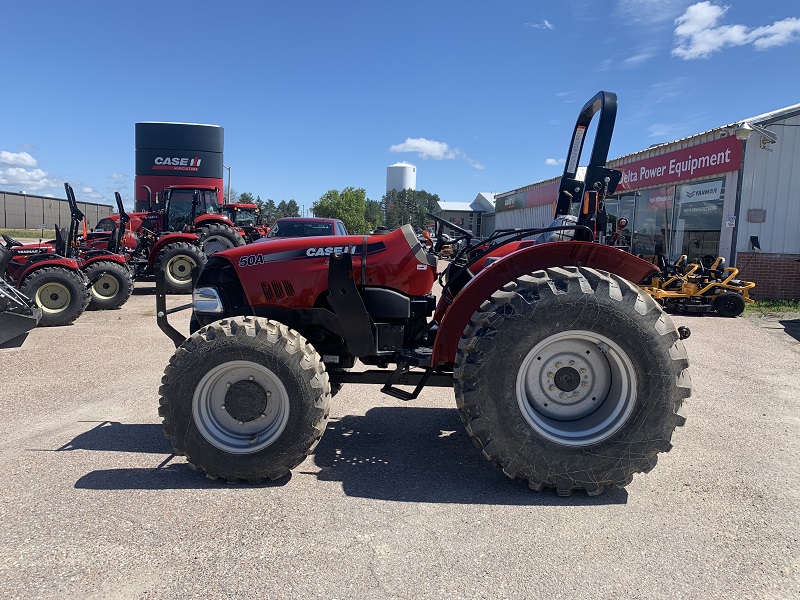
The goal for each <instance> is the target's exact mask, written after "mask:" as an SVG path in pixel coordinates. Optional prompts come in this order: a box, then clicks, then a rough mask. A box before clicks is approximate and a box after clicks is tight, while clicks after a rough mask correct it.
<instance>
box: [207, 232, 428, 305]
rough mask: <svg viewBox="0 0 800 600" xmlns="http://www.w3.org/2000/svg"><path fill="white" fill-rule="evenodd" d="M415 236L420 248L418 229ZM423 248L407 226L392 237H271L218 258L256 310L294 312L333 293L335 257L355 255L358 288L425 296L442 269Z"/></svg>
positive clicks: (393, 233) (355, 273)
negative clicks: (232, 270) (227, 264)
mask: <svg viewBox="0 0 800 600" xmlns="http://www.w3.org/2000/svg"><path fill="white" fill-rule="evenodd" d="M406 227H407V228H408V230H411V228H410V226H406ZM411 237H412V238H413V240H414V243H415V244H416V246H419V243H418V242H417V241H416V237H415V236H413V230H411ZM365 242H366V243H365ZM419 250H420V248H416V247H415V246H414V245H412V243H411V240H410V239H409V234H408V232H407V231H405V227H404V228H400V229H398V230H395V231H394V232H392V233H391V234H386V235H371V236H361V235H347V236H315V237H302V238H268V239H264V240H258V241H256V242H255V243H253V244H249V245H247V246H241V247H239V248H232V249H230V250H225V251H223V252H220V253H218V254H219V255H220V256H221V257H224V258H225V259H227V260H228V261H230V262H231V263H232V264H233V265H234V267H235V268H236V271H237V274H238V276H239V279H240V281H241V282H242V287H243V288H244V291H245V294H246V296H247V298H248V302H249V303H250V305H251V306H265V305H269V306H277V307H281V308H287V309H294V308H311V307H313V306H314V304H315V303H316V301H317V298H318V297H319V296H320V294H322V293H323V292H325V291H326V290H327V289H328V269H329V265H330V258H329V257H330V256H331V255H332V254H351V255H352V258H353V275H354V279H355V283H356V285H358V286H361V285H367V286H377V287H387V288H390V289H393V290H396V291H398V292H400V293H402V294H406V295H408V296H424V295H426V294H428V293H429V292H430V291H431V289H433V282H434V279H435V277H436V265H435V262H434V263H433V264H431V262H432V261H429V260H428V258H427V256H428V255H427V254H425V253H424V251H422V252H420V251H419ZM423 260H424V261H425V262H422V261H423Z"/></svg>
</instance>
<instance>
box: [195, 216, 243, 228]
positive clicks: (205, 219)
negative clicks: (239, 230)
mask: <svg viewBox="0 0 800 600" xmlns="http://www.w3.org/2000/svg"><path fill="white" fill-rule="evenodd" d="M210 223H220V224H221V225H227V226H228V227H233V226H234V225H233V221H231V220H230V219H229V218H228V217H225V216H222V215H216V214H211V215H210V214H204V215H199V216H197V217H195V219H194V226H195V227H203V226H204V225H209V224H210Z"/></svg>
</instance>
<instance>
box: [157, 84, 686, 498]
mask: <svg viewBox="0 0 800 600" xmlns="http://www.w3.org/2000/svg"><path fill="white" fill-rule="evenodd" d="M616 108H617V102H616V95H614V94H612V93H609V92H600V93H598V94H597V95H596V96H594V97H593V98H592V99H591V100H590V101H589V102H588V103H587V104H586V105H585V106H584V107H583V109H582V111H581V113H580V115H579V118H578V121H577V123H576V126H575V130H574V131H573V136H572V140H571V143H570V148H569V152H568V157H569V158H568V160H567V162H566V165H565V170H564V175H563V177H562V180H561V186H560V190H559V196H558V202H557V208H556V216H558V217H560V216H564V215H566V214H568V213H574V216H575V220H574V222H572V223H561V224H558V225H555V226H553V227H549V228H544V229H522V230H505V231H497V232H495V233H494V234H492V235H491V236H490V237H489V238H487V239H485V240H482V241H479V242H477V241H473V236H472V233H471V232H469V231H467V230H465V229H462V228H461V227H459V226H457V225H455V224H453V223H450V222H448V221H445V220H443V219H441V218H439V217H435V216H432V215H429V217H430V218H431V219H433V220H434V221H435V223H436V235H435V238H436V243H435V244H434V247H433V253H431V252H428V251H426V249H425V246H424V244H423V243H421V242H420V241H419V239H418V238H417V236H416V235H415V233H414V230H413V228H412V227H411V226H410V225H404V226H402V227H400V228H398V229H396V230H394V231H392V232H391V233H387V234H384V235H369V236H361V235H349V236H330V237H317V238H287V239H280V240H275V241H274V242H272V243H268V244H255V245H253V246H245V247H242V248H234V249H231V250H226V251H223V252H218V253H216V254H215V255H213V256H211V257H210V258H209V260H208V262H207V263H206V265H205V266H204V267H203V268H202V270H201V271H200V272H199V275H198V276H197V279H196V281H195V286H194V292H193V298H192V304H191V305H187V306H184V307H177V308H174V309H167V307H166V298H165V295H164V287H163V280H161V278H157V279H156V290H157V291H156V313H157V316H156V319H157V322H158V325H159V326H160V327H161V329H162V330H163V331H164V332H165V334H167V335H168V336H169V337H170V338H171V339H172V341H173V342H174V344H175V346H176V351H175V354H174V355H173V356H172V358H171V360H170V362H169V365H168V366H167V367H166V369H165V371H164V376H163V378H162V385H161V387H160V390H159V394H160V397H161V398H160V408H159V414H160V415H161V417H162V418H163V421H164V428H165V433H166V435H167V436H168V437H169V438H170V439H171V440H172V443H173V445H174V447H175V452H176V454H179V455H185V456H186V458H187V460H188V462H189V463H190V464H191V465H192V466H194V467H195V468H197V469H199V470H201V471H204V472H205V473H206V475H207V476H208V477H211V478H222V479H225V480H227V481H229V482H238V481H246V482H251V483H256V482H260V481H262V480H265V479H277V478H280V477H283V476H285V475H286V474H288V473H289V472H290V471H291V469H293V468H295V467H296V466H297V465H299V464H300V463H301V462H303V460H305V459H306V457H307V456H308V455H309V454H311V453H312V452H313V451H314V448H315V446H316V445H317V444H318V443H319V441H320V439H321V438H322V435H323V433H324V432H325V429H326V424H327V421H328V415H329V412H330V404H331V398H332V396H334V395H335V394H336V393H338V392H339V391H340V389H341V388H342V386H344V385H355V384H373V385H375V384H377V385H380V386H381V387H380V391H381V392H383V393H385V394H388V395H390V396H392V397H394V398H396V399H399V400H402V401H412V400H414V399H416V398H417V397H418V396H419V394H420V393H421V391H422V390H423V389H424V388H425V387H426V386H446V387H450V386H452V387H453V388H454V390H455V396H456V405H457V407H458V412H459V415H460V417H461V420H462V422H463V423H464V426H465V428H466V431H467V434H468V435H469V437H470V438H471V439H472V440H473V441H474V443H475V444H476V446H477V447H478V448H479V449H480V450H481V452H482V453H483V455H484V456H485V457H486V458H487V459H488V460H490V461H491V462H493V463H494V464H496V465H497V466H498V467H500V469H502V471H503V473H505V475H507V476H508V477H510V478H514V479H519V480H521V481H523V482H525V483H526V484H527V485H528V486H529V487H530V488H531V489H534V490H541V489H544V488H555V489H556V490H557V492H558V493H559V494H561V495H568V494H570V493H572V492H573V491H574V490H585V491H586V492H587V493H588V494H591V495H594V494H599V493H601V492H602V491H603V489H604V488H605V487H607V486H625V485H627V484H628V483H630V482H631V480H632V478H633V476H634V474H635V473H639V472H648V471H650V470H651V469H652V468H653V466H654V465H655V464H656V460H657V456H658V454H659V453H661V452H666V451H668V450H669V449H670V448H671V443H670V439H671V437H672V433H673V430H674V429H675V427H677V426H680V425H682V424H683V423H684V420H685V418H684V412H683V405H684V402H685V400H686V398H687V397H689V395H690V393H691V379H690V377H689V371H688V359H687V355H686V350H685V348H684V345H683V342H682V339H683V338H685V337H686V336H687V335H688V331H687V330H685V329H682V330H681V331H679V330H678V329H676V327H675V326H674V324H673V323H672V321H671V320H670V319H669V317H668V316H667V315H666V314H665V313H664V312H663V310H662V308H661V307H660V306H659V305H658V303H656V302H655V301H654V300H653V299H652V298H650V297H649V296H648V295H647V294H646V293H645V292H644V291H643V290H641V289H640V288H639V287H638V285H636V284H637V283H638V282H639V281H642V280H643V279H644V278H645V277H648V276H650V275H651V274H652V273H654V272H655V271H656V270H657V268H656V267H655V266H654V265H652V264H650V263H647V262H645V261H643V260H641V259H639V258H637V257H635V256H632V255H631V254H628V253H626V252H623V251H621V250H618V249H616V248H613V247H610V246H607V245H604V244H598V243H595V242H594V241H592V240H593V239H594V237H595V235H594V231H595V225H594V223H593V222H592V217H591V212H592V211H591V210H590V211H588V212H584V211H583V210H582V206H584V204H585V203H588V204H591V203H592V202H594V203H595V204H596V203H597V202H598V201H601V200H602V199H603V198H604V197H605V195H608V194H611V193H613V191H614V188H615V187H616V185H617V183H618V182H619V179H620V175H621V174H620V172H619V171H615V170H612V169H608V168H606V167H605V162H606V158H607V151H608V146H609V143H610V140H611V133H612V131H613V124H614V120H615V117H616ZM598 113H599V122H598V126H597V129H596V134H595V141H594V146H593V149H592V154H591V158H590V160H589V164H588V165H587V166H586V168H585V169H584V168H581V169H580V170H579V168H578V160H579V157H580V156H581V151H582V148H583V145H584V141H585V137H586V136H585V135H584V134H585V132H586V130H587V128H588V127H589V124H590V123H591V121H592V119H593V117H594V115H595V114H598ZM589 208H591V206H590V207H589ZM446 230H447V231H449V232H452V233H453V235H454V240H453V241H454V242H458V243H459V244H460V245H463V247H461V249H460V250H459V251H458V252H457V253H456V255H455V256H454V257H453V260H452V261H450V262H449V263H448V264H447V267H446V268H445V269H444V271H443V272H441V273H437V265H438V261H437V254H438V253H439V252H440V251H441V250H442V248H443V245H444V243H445V242H444V239H445V238H444V234H445V231H446ZM542 234H557V235H559V236H561V237H563V238H565V239H564V241H552V242H551V241H546V242H543V243H536V240H535V236H537V235H542ZM437 276H438V277H439V278H440V281H441V283H442V291H441V294H440V295H439V298H438V300H437V298H436V297H434V295H433V293H432V292H433V286H434V282H435V280H436V278H437ZM187 307H191V308H193V313H192V318H191V325H190V332H191V335H190V336H189V337H188V338H187V337H185V336H184V335H183V334H182V333H181V332H179V331H177V330H176V329H175V328H174V327H173V326H172V325H171V324H170V323H169V316H170V315H171V314H172V313H174V312H175V311H177V310H182V309H184V308H187ZM356 361H359V362H361V363H362V364H363V365H365V369H364V370H362V369H359V370H355V369H352V370H351V367H354V366H355V365H356ZM388 426H390V424H387V427H388Z"/></svg>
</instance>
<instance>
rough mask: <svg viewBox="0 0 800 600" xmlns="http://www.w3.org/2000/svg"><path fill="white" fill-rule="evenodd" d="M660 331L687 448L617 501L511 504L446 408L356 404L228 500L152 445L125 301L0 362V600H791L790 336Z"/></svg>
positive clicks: (550, 496) (152, 416)
mask: <svg viewBox="0 0 800 600" xmlns="http://www.w3.org/2000/svg"><path fill="white" fill-rule="evenodd" d="M185 301H186V300H185V298H181V297H173V298H171V299H170V302H171V303H172V304H173V305H175V304H179V303H183V302H185ZM188 316H189V315H188V313H183V314H180V315H178V316H176V317H175V318H174V319H173V320H174V321H175V322H176V323H177V326H178V328H179V329H180V328H182V329H184V330H187V329H188ZM674 320H675V321H676V324H678V325H688V326H689V327H690V328H691V330H692V336H691V337H690V338H689V339H688V340H687V341H686V346H687V350H688V352H689V358H690V363H691V369H692V378H693V381H694V395H693V396H692V398H690V400H689V403H688V421H687V425H686V427H684V428H682V429H680V430H678V431H677V432H676V434H675V436H674V438H673V444H674V448H673V450H672V451H671V452H670V453H668V454H662V455H661V457H660V460H659V463H658V465H657V466H656V468H655V469H654V470H653V471H652V472H650V473H649V474H647V475H638V476H636V477H635V478H634V481H633V483H632V484H631V485H629V486H628V487H627V488H625V489H610V490H606V492H605V493H604V494H602V495H601V496H598V497H589V496H587V495H586V494H585V493H575V494H573V495H572V496H570V497H566V498H562V497H559V496H558V495H557V494H556V493H555V491H546V492H532V491H530V490H528V489H527V488H526V487H525V486H523V485H522V484H519V483H517V482H514V481H511V480H509V479H507V478H506V477H505V476H504V475H503V474H502V473H501V472H500V471H499V470H498V469H496V468H495V467H493V466H492V465H491V464H489V463H488V462H487V461H485V460H484V458H483V457H482V456H481V454H480V452H479V451H478V450H477V449H476V448H475V447H474V446H473V444H472V443H471V441H470V440H469V439H468V437H467V435H466V433H465V431H464V429H463V427H462V425H461V422H460V421H459V418H458V414H457V412H456V409H455V401H454V397H453V391H452V390H451V389H448V388H429V389H427V390H426V391H425V392H424V393H423V395H422V397H421V398H420V399H418V400H416V401H413V402H409V403H405V402H402V401H400V400H396V399H394V398H391V397H389V396H386V395H383V394H381V393H380V392H379V387H378V386H356V385H346V386H345V387H344V389H343V390H342V391H341V392H340V393H339V394H338V395H337V396H336V398H334V400H333V408H332V412H331V420H330V423H329V425H328V429H327V431H326V433H325V435H324V437H323V439H322V441H321V443H320V444H319V446H318V447H317V449H316V453H315V454H314V455H313V456H311V457H309V459H308V460H306V461H305V462H304V463H303V464H301V465H300V466H299V467H298V468H297V469H296V470H295V471H294V472H293V473H292V474H291V476H289V477H286V478H284V479H282V480H279V481H276V482H272V483H268V484H264V485H258V486H250V485H243V486H232V485H227V484H224V483H219V482H214V481H209V480H207V479H205V478H204V477H203V476H202V475H201V474H199V473H197V472H194V471H192V470H191V469H190V468H189V467H188V466H187V464H186V462H185V460H184V459H183V458H181V457H176V456H174V455H173V454H172V452H171V446H170V444H169V442H168V441H167V440H166V438H165V437H164V435H163V432H162V427H161V424H160V418H159V416H158V386H159V382H160V379H161V375H162V373H163V370H164V367H165V365H166V364H167V362H168V361H169V357H170V356H171V355H172V353H173V351H174V347H173V346H172V344H171V342H170V340H169V339H168V338H167V337H166V336H165V335H163V334H162V333H161V331H160V330H159V329H158V328H157V327H156V324H155V298H154V295H153V286H152V284H147V283H141V282H137V284H136V290H135V291H134V295H133V297H132V298H131V299H130V301H129V302H128V303H127V304H126V305H125V306H123V307H122V308H121V309H120V310H116V311H107V312H87V313H84V314H83V315H82V316H81V317H80V318H79V319H78V320H77V321H76V322H75V324H74V325H72V326H69V327H61V328H42V329H36V330H34V331H32V332H31V333H30V334H29V336H28V338H27V339H26V341H25V342H24V344H23V345H22V346H21V347H12V348H3V349H0V360H2V364H3V369H2V372H3V376H2V383H3V384H2V386H0V470H2V474H3V484H2V486H0V595H2V597H4V598H181V599H184V598H196V597H197V598H230V597H264V598H326V599H332V598H340V599H342V598H369V599H387V598H491V599H493V600H494V599H501V598H530V597H539V598H548V599H549V598H592V599H596V598H651V599H652V598H670V599H673V598H726V599H730V598H747V599H751V598H776V599H788V598H799V597H800V552H798V549H799V548H800V543H798V537H800V508H799V507H800V484H798V479H800V461H798V456H800V436H799V435H798V434H799V433H800V427H799V426H798V425H799V420H798V415H800V411H799V410H798V408H799V406H798V405H799V404H800V394H799V393H798V387H799V385H800V319H790V318H787V319H782V320H778V319H756V318H737V319H725V318H720V317H715V316H694V317H692V316H679V317H674Z"/></svg>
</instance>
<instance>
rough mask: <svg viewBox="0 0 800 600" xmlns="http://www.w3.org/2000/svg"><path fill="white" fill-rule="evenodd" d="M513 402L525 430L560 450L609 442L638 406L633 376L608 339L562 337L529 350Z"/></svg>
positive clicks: (624, 355)
mask: <svg viewBox="0 0 800 600" xmlns="http://www.w3.org/2000/svg"><path fill="white" fill-rule="evenodd" d="M516 388H517V389H516V392H517V402H518V404H519V408H520V410H521V412H522V414H523V416H524V417H525V420H526V421H527V422H528V424H529V425H530V426H531V427H532V428H533V429H534V430H535V431H536V432H537V433H539V434H540V435H541V436H542V437H544V438H545V439H547V440H550V441H551V442H555V443H557V444H561V445H563V446H589V445H592V444H597V443H600V442H602V441H603V440H606V439H608V438H609V437H611V436H612V435H613V434H614V433H616V432H617V431H618V430H619V429H620V428H621V427H622V426H623V425H624V424H625V422H626V421H627V420H628V418H629V417H630V415H631V413H632V412H633V408H634V406H635V405H636V400H637V399H636V389H637V387H636V371H635V369H634V367H633V363H632V362H631V360H630V358H629V357H628V355H627V353H626V352H625V351H624V350H622V348H621V347H620V346H619V345H618V344H617V343H616V342H614V341H613V340H611V339H610V338H607V337H605V336H603V335H599V334H596V333H593V332H590V331H582V330H575V331H564V332H561V333H557V334H554V335H551V336H549V337H547V338H545V339H544V340H542V341H541V342H539V343H538V344H536V346H534V347H533V349H531V351H530V352H529V353H528V354H527V356H526V357H525V359H524V360H523V361H522V364H521V366H520V369H519V371H518V373H517V386H516Z"/></svg>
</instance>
